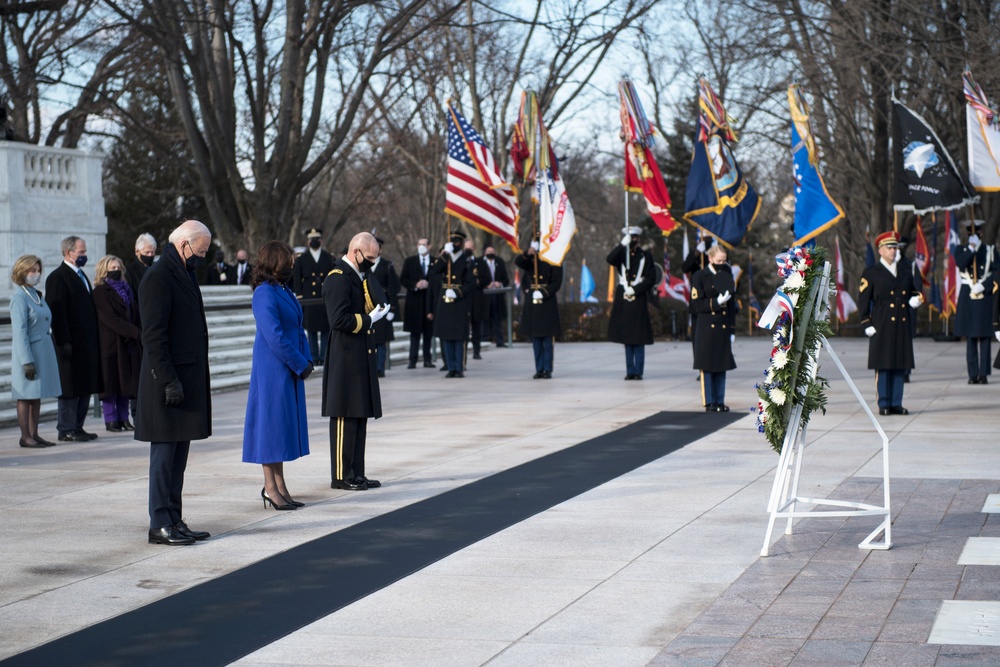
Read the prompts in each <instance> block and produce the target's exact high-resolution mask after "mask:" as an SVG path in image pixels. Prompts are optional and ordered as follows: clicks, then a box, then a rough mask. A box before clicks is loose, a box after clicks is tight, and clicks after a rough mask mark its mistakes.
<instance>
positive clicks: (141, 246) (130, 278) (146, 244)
mask: <svg viewBox="0 0 1000 667" xmlns="http://www.w3.org/2000/svg"><path fill="white" fill-rule="evenodd" d="M155 257H156V239H155V238H153V235H152V234H139V237H138V238H137V239H136V240H135V259H133V260H132V261H131V262H130V263H129V265H128V266H127V267H125V282H127V283H128V286H129V287H131V288H132V294H133V296H135V297H136V298H139V283H140V282H142V277H143V276H144V275H146V269H148V268H149V267H151V266H152V265H153V259H154V258H155ZM132 412H133V413H134V412H135V408H133V409H132Z"/></svg>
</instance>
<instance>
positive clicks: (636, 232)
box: [622, 225, 642, 236]
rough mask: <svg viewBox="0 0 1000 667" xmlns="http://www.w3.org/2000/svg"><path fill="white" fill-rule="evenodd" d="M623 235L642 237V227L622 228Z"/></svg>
mask: <svg viewBox="0 0 1000 667" xmlns="http://www.w3.org/2000/svg"><path fill="white" fill-rule="evenodd" d="M622 234H628V235H630V236H642V227H637V226H635V225H632V226H630V227H622Z"/></svg>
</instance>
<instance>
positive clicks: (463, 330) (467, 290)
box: [430, 231, 476, 378]
mask: <svg viewBox="0 0 1000 667" xmlns="http://www.w3.org/2000/svg"><path fill="white" fill-rule="evenodd" d="M465 238H466V235H465V232H462V231H453V232H452V233H451V237H450V240H449V241H448V243H446V244H445V245H444V251H443V252H442V253H441V256H440V257H438V258H437V259H436V260H434V264H433V265H432V266H431V270H430V274H431V276H432V279H433V283H434V284H435V286H436V287H435V290H434V292H435V293H434V335H435V336H437V337H438V338H440V339H441V346H442V348H443V349H444V363H445V367H446V368H447V369H448V374H447V375H445V377H449V378H456V377H457V378H461V377H465V372H464V363H465V354H464V353H465V349H464V348H465V341H466V336H467V335H468V332H469V307H470V304H471V301H472V291H473V289H475V282H476V275H475V272H474V269H475V266H474V258H471V257H470V256H468V255H466V254H465V249H464V247H463V246H464V243H465Z"/></svg>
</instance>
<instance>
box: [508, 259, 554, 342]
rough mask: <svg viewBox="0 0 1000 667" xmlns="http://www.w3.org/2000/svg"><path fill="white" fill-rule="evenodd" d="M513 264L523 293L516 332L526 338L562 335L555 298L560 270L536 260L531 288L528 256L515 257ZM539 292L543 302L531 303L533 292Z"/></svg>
mask: <svg viewBox="0 0 1000 667" xmlns="http://www.w3.org/2000/svg"><path fill="white" fill-rule="evenodd" d="M514 264H515V265H516V266H517V267H519V268H520V269H521V271H522V273H521V289H522V290H524V299H523V303H524V308H523V310H522V311H521V322H520V323H519V324H518V331H519V332H520V334H521V335H522V336H525V337H526V338H548V337H549V336H560V335H562V326H561V325H560V323H559V301H558V300H557V298H556V295H557V294H558V293H559V288H560V287H562V280H563V270H562V267H561V266H552V265H551V264H549V263H547V262H543V261H542V260H538V286H537V288H536V287H535V286H534V280H535V260H534V258H533V257H528V256H527V255H518V256H517V257H515V258H514ZM535 289H538V291H539V292H541V293H542V302H541V303H534V300H533V299H532V298H531V294H532V292H534V291H535Z"/></svg>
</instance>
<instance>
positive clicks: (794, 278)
mask: <svg viewBox="0 0 1000 667" xmlns="http://www.w3.org/2000/svg"><path fill="white" fill-rule="evenodd" d="M805 284H806V281H805V278H803V277H802V274H801V273H799V272H798V271H795V272H793V273H790V274H789V275H788V277H787V278H785V284H784V288H785V289H786V290H790V289H799V288H800V287H802V286H803V285H805Z"/></svg>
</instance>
